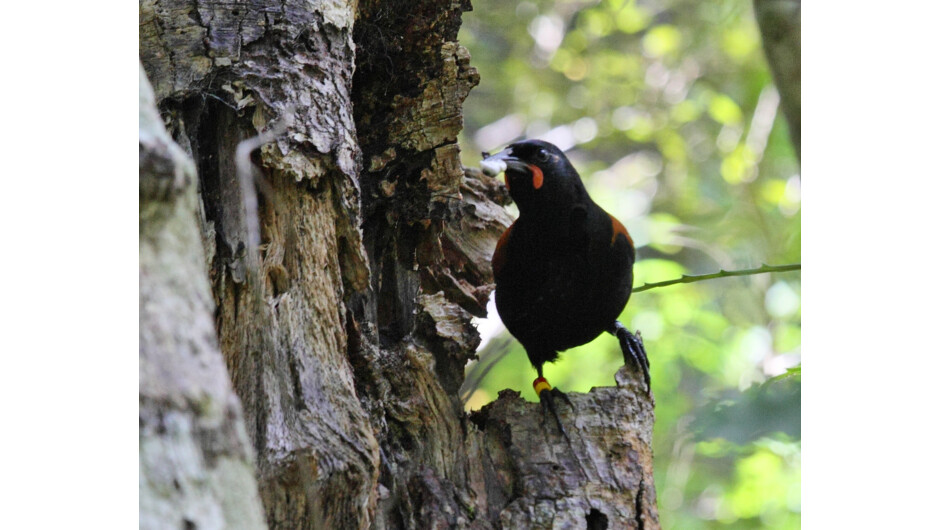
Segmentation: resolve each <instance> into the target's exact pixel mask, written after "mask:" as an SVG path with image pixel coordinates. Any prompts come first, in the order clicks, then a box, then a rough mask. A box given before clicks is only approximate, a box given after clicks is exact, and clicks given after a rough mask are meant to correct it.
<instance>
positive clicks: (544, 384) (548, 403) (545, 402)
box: [532, 366, 574, 445]
mask: <svg viewBox="0 0 940 530" xmlns="http://www.w3.org/2000/svg"><path fill="white" fill-rule="evenodd" d="M535 369H536V371H538V373H539V376H538V378H536V379H535V381H533V382H532V386H533V387H534V388H535V394H536V395H537V396H538V397H539V402H540V403H541V404H542V409H543V410H545V409H548V411H549V412H551V413H552V417H554V418H555V424H556V425H558V430H559V431H561V435H562V436H563V437H564V438H565V440H566V441H567V442H568V445H571V439H570V438H568V431H566V430H565V426H564V425H562V424H561V418H560V417H559V416H558V409H557V406H556V403H555V398H559V399H562V400H564V401H565V403H567V404H568V406H569V407H571V408H574V404H573V403H571V400H570V399H568V396H567V395H565V393H564V392H562V391H561V390H558V389H557V388H552V385H550V384H548V381H547V380H546V379H545V377H543V376H542V367H541V366H537V367H536V368H535Z"/></svg>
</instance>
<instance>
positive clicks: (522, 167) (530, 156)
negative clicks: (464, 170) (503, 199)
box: [480, 140, 587, 212]
mask: <svg viewBox="0 0 940 530" xmlns="http://www.w3.org/2000/svg"><path fill="white" fill-rule="evenodd" d="M480 168H481V169H482V170H483V173H485V174H487V175H490V176H496V175H498V174H500V173H503V172H505V174H506V187H507V188H509V195H511V196H512V199H513V200H514V201H515V202H516V204H518V205H519V210H520V212H524V211H525V210H527V209H530V208H538V207H540V206H542V207H550V206H559V205H561V204H564V203H566V202H573V201H580V200H583V198H584V197H585V196H586V194H587V192H586V191H585V189H584V184H582V183H581V176H580V175H578V172H577V171H575V169H574V167H573V166H572V165H571V162H569V161H568V157H566V156H565V154H564V153H563V152H562V151H561V149H559V148H558V147H556V146H555V145H553V144H550V143H548V142H544V141H542V140H525V141H522V142H516V143H514V144H512V145H510V146H509V147H507V148H506V149H504V150H502V151H500V152H499V153H496V154H495V155H490V154H488V153H483V160H482V161H481V162H480Z"/></svg>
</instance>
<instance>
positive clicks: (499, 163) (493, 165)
mask: <svg viewBox="0 0 940 530" xmlns="http://www.w3.org/2000/svg"><path fill="white" fill-rule="evenodd" d="M480 169H482V170H483V173H484V174H485V175H489V176H491V177H495V176H496V175H499V174H500V173H502V172H503V171H506V161H505V160H501V159H496V160H493V159H490V158H487V159H484V160H481V161H480Z"/></svg>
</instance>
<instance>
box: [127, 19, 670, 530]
mask: <svg viewBox="0 0 940 530" xmlns="http://www.w3.org/2000/svg"><path fill="white" fill-rule="evenodd" d="M469 7H470V6H469V3H463V2H441V1H440V0H434V1H431V0H425V1H411V2H404V1H402V2H390V1H368V0H365V1H360V2H359V3H358V4H356V3H347V2H342V1H332V2H330V1H323V2H290V1H288V2H286V3H274V4H270V3H263V2H235V3H225V4H218V3H209V2H205V1H201V0H196V2H192V1H189V2H182V1H177V0H159V1H153V0H145V1H144V2H142V3H141V5H140V56H141V61H142V63H143V65H144V68H145V69H146V71H147V75H148V76H149V78H150V81H151V82H152V83H153V86H154V89H155V92H156V100H157V102H158V104H159V108H160V111H161V113H162V116H163V118H164V120H165V122H166V124H167V127H168V129H169V130H170V132H171V133H172V135H173V138H174V139H175V140H176V142H177V143H178V144H179V146H180V147H181V148H182V149H181V150H182V151H183V152H185V153H188V155H190V156H191V157H192V159H193V160H194V161H195V169H196V171H195V173H194V174H190V175H191V178H194V179H196V181H198V190H199V196H198V201H196V200H195V198H194V199H193V200H191V201H190V202H188V203H185V205H184V203H182V202H181V203H180V206H178V208H180V209H182V210H181V211H185V212H187V214H188V215H189V217H188V218H187V219H188V221H187V222H189V223H190V226H191V231H192V233H193V234H194V235H192V236H191V237H190V239H189V240H187V241H188V243H187V244H186V245H190V246H193V247H195V248H196V250H193V251H192V252H197V251H198V252H202V247H203V246H204V247H205V249H206V250H205V254H199V255H200V256H205V258H204V261H200V262H199V263H198V264H197V265H199V267H192V266H191V267H189V268H187V269H179V270H173V271H164V272H163V274H178V275H183V276H184V277H195V276H199V278H198V280H197V279H193V281H201V282H203V283H202V284H203V285H204V286H211V295H212V299H211V300H209V299H205V300H203V302H204V307H203V309H202V315H203V316H202V317H201V318H202V319H203V320H199V319H198V318H196V317H195V316H194V315H191V314H189V313H186V312H180V313H179V314H178V315H172V314H168V315H166V316H165V318H167V319H171V320H172V319H174V318H175V319H176V320H175V321H174V327H170V328H163V327H160V326H161V325H162V324H160V323H159V322H157V321H153V320H151V318H152V315H151V314H150V313H147V312H145V311H144V310H143V307H144V296H145V293H144V288H143V283H144V282H143V279H142V281H141V283H142V292H141V307H142V309H141V337H142V338H141V358H142V361H141V363H142V366H143V364H144V362H143V358H144V350H145V348H144V334H145V330H147V333H150V331H149V330H154V331H153V333H159V334H162V336H163V337H164V338H163V339H161V340H162V342H159V344H158V346H156V347H155V348H157V349H158V350H159V349H160V348H164V349H172V348H176V349H178V348H179V346H178V344H176V343H175V342H173V341H172V340H171V339H173V338H174V337H177V336H185V335H186V333H193V332H194V331H193V327H195V326H197V325H201V326H203V328H204V330H203V332H202V333H209V335H208V336H207V338H206V339H205V340H210V339H211V341H210V342H211V344H218V347H219V348H220V350H221V355H219V354H218V353H217V350H213V351H212V352H211V356H212V358H213V359H214V360H213V361H212V362H214V363H216V364H215V366H217V367H218V368H217V370H221V368H222V366H223V361H222V360H223V359H224V366H225V367H226V368H227V372H228V376H229V377H230V381H231V383H230V385H231V386H230V387H229V386H225V389H229V388H233V389H234V392H235V394H236V395H237V397H238V399H239V400H240V403H241V407H242V409H243V410H244V414H243V415H242V414H240V413H239V412H238V411H239V409H238V407H237V404H238V403H234V404H233V405H232V406H233V408H232V412H231V413H229V414H228V415H227V416H226V418H227V420H228V421H229V422H230V423H231V425H230V426H227V427H226V428H227V429H234V432H235V433H236V434H237V433H243V432H247V435H248V439H250V445H251V447H252V448H253V453H254V454H253V459H249V458H248V457H247V455H244V454H240V456H238V455H239V453H237V451H236V449H237V448H238V447H242V449H243V448H244V447H243V446H237V445H229V446H225V447H226V448H227V450H228V451H229V452H230V453H231V454H232V455H236V456H238V458H240V460H238V461H239V462H241V463H242V465H247V464H246V463H250V462H251V461H252V460H253V462H254V465H255V476H251V475H250V474H244V473H243V475H244V477H243V478H244V480H243V481H241V482H240V483H239V484H238V486H237V487H235V486H232V487H233V489H232V490H231V491H229V490H226V492H225V493H230V494H232V495H234V494H236V493H237V492H246V491H247V492H251V493H253V492H255V491H257V492H258V493H257V496H256V497H251V496H249V497H250V498H251V499H257V498H258V497H260V499H261V501H262V505H263V511H264V519H265V520H266V524H267V525H268V526H269V527H271V528H367V527H373V528H450V527H457V528H462V527H473V528H495V527H504V528H524V527H532V528H550V527H572V528H657V527H658V516H657V513H656V504H655V491H654V488H653V479H652V453H651V449H650V436H651V429H652V421H653V416H652V403H651V401H650V400H649V398H647V397H646V396H645V394H644V393H643V392H641V391H639V387H638V386H637V385H636V384H635V383H636V374H634V373H633V372H631V371H628V370H624V371H622V372H621V373H620V374H618V382H619V384H618V386H617V387H613V388H603V389H596V390H594V391H592V392H591V393H589V394H585V395H577V394H575V395H572V396H571V399H572V403H573V409H569V408H567V407H562V419H563V421H564V422H565V425H566V429H567V430H568V433H569V435H570V440H565V439H564V438H562V437H561V435H560V434H559V432H558V430H557V428H556V427H555V426H554V424H553V423H552V422H546V421H545V417H544V416H543V415H542V413H541V411H540V407H539V405H538V404H532V403H526V402H524V401H523V400H521V399H520V398H519V397H518V394H516V393H513V392H508V393H504V394H502V395H501V396H500V399H499V400H497V402H496V403H494V404H492V405H490V406H488V407H487V408H485V409H484V410H483V411H481V412H479V413H475V414H474V415H473V416H467V415H466V414H465V413H464V412H463V410H462V408H461V406H460V402H459V399H458V398H457V391H458V389H459V387H460V384H461V382H462V381H463V368H464V366H465V365H466V363H467V361H468V360H469V359H470V358H472V356H473V355H474V351H475V349H476V347H477V345H478V343H479V337H478V335H477V333H476V330H475V329H474V327H473V326H472V325H471V321H470V319H471V316H473V315H481V316H482V315H484V314H485V306H486V300H487V299H488V297H489V294H490V292H491V291H492V288H493V285H492V272H491V270H490V266H489V259H490V256H491V255H492V251H493V248H494V246H495V243H496V239H497V238H498V236H499V235H500V233H501V232H502V231H503V230H504V229H505V227H506V226H507V225H508V223H509V222H510V219H509V217H508V215H507V214H506V212H505V210H504V209H503V207H502V204H504V203H505V201H506V200H507V195H506V192H505V189H504V188H503V187H502V185H501V184H499V183H498V182H497V181H496V180H494V179H491V178H488V177H485V176H483V175H481V174H479V172H476V171H473V170H465V169H464V168H462V167H461V164H460V161H459V157H458V155H459V148H458V146H457V143H456V140H457V133H458V132H459V130H460V128H461V127H462V117H461V106H462V104H463V100H464V99H465V98H466V96H467V94H468V93H469V91H470V89H471V88H472V87H473V86H474V85H475V84H476V83H477V82H478V75H477V73H476V71H475V70H474V69H473V68H472V67H471V66H470V57H469V54H468V53H467V51H466V50H465V49H464V48H462V47H461V46H460V45H459V44H458V43H457V42H456V37H457V30H458V28H459V24H460V16H461V13H462V12H463V11H465V10H467V9H469ZM279 119H283V120H284V121H285V122H286V123H287V126H286V127H287V130H286V132H285V133H283V134H281V135H279V136H278V137H277V139H276V140H275V141H274V142H271V143H269V144H267V145H264V146H263V147H261V148H260V149H258V150H256V151H255V152H253V153H252V154H251V157H250V164H251V165H252V166H253V168H254V169H253V171H255V172H256V174H257V176H258V179H257V186H256V188H257V192H258V198H259V207H258V212H257V217H258V220H259V222H260V236H261V238H260V245H259V246H258V248H257V249H256V250H255V251H253V250H252V245H251V243H250V240H249V234H250V233H251V227H250V223H249V222H248V220H249V218H248V215H249V214H248V213H246V210H245V207H244V203H245V199H246V196H244V195H243V192H242V191H241V189H242V188H241V187H240V186H239V182H238V178H237V175H238V171H237V169H238V167H239V160H238V159H237V157H236V156H235V153H236V150H237V146H238V145H239V142H241V141H244V140H246V139H248V138H252V137H254V136H256V135H258V134H259V132H261V131H264V130H267V129H269V128H271V127H272V126H273V124H274V123H275V122H276V121H278V120H279ZM143 142H144V140H143V136H142V140H141V145H142V148H141V149H142V150H143V145H144V143H143ZM174 149H175V150H176V151H180V149H178V148H174ZM142 152H143V151H142ZM142 157H143V155H142ZM142 160H143V158H142ZM141 174H142V177H141V196H142V199H141V211H142V212H143V211H144V210H143V209H144V199H143V197H144V190H145V182H144V178H143V175H144V163H143V161H142V162H141ZM193 186H196V183H195V182H194V183H193ZM248 193H249V194H251V193H252V192H251V190H248ZM186 205H188V206H186ZM187 208H188V209H187ZM181 215H182V214H181ZM163 229H164V228H163V227H162V226H161V225H151V224H150V221H149V220H145V218H144V215H143V213H142V214H141V234H142V235H141V239H142V243H141V248H142V250H141V271H142V272H141V277H142V278H143V277H144V267H145V263H144V257H145V254H144V251H143V248H144V233H145V231H154V232H155V233H158V234H159V233H160V230H163ZM197 229H198V231H197ZM199 236H201V241H200V237H199ZM181 245H182V243H181ZM186 245H183V247H185V248H188V246H186ZM193 255H196V254H193ZM162 266H164V267H170V268H172V267H175V265H173V264H172V263H169V262H167V263H162ZM197 269H198V270H197ZM190 294H191V293H190ZM172 295H173V293H168V294H167V296H172ZM176 295H177V296H180V295H179V293H176ZM155 296H156V295H155ZM213 303H214V313H211V312H210V311H212V305H213ZM210 316H212V317H214V321H206V319H208V318H209V317H210ZM200 322H202V323H201V324H200ZM207 324H208V325H209V326H210V328H205V325H207ZM213 325H214V326H213ZM181 330H185V332H184V331H181ZM178 334H182V335H178ZM212 341H217V342H212ZM163 353H165V355H164V356H162V357H161V356H156V357H155V358H158V359H161V360H163V361H164V362H168V363H173V362H176V361H173V359H174V357H173V356H174V355H181V354H180V353H179V352H178V351H174V352H163ZM207 355H208V354H207ZM193 362H194V361H193ZM205 362H207V363H209V361H208V360H207V361H205ZM210 364H211V363H210ZM170 368H173V366H164V367H161V368H160V369H163V370H166V374H167V375H166V377H169V378H176V377H179V378H185V376H186V374H184V373H180V372H178V371H176V372H174V371H173V370H171V369H170ZM149 377H150V372H147V373H145V371H144V370H143V368H142V370H141V401H142V405H141V418H142V419H141V422H142V424H141V425H142V426H141V461H142V466H141V484H142V486H141V513H142V515H141V518H142V520H143V517H144V516H143V513H144V506H145V504H146V503H149V502H150V496H152V495H154V493H152V491H151V489H145V488H144V484H145V483H146V484H150V483H152V482H153V481H155V480H158V479H159V474H160V473H163V472H164V471H162V470H161V469H160V466H150V467H145V466H144V465H143V461H144V447H145V445H146V444H149V443H151V440H152V439H153V438H154V437H155V436H157V435H156V434H154V433H152V432H150V431H149V430H145V429H144V419H143V418H144V414H145V409H144V406H143V402H144V391H145V388H147V387H149V384H150V383H149V382H145V379H147V378H149ZM194 384H195V383H194ZM200 384H209V383H208V382H201V383H200ZM228 384H229V383H226V385H228ZM195 388H199V386H198V385H196V386H195ZM173 392H174V390H173V388H172V387H170V388H169V390H167V393H168V394H171V396H169V397H168V398H167V399H171V398H173V396H172V394H173ZM180 392H182V391H180ZM226 454H228V453H226ZM231 458H235V457H234V456H233V457H231ZM160 465H166V466H168V467H169V468H172V467H173V465H174V464H173V463H171V462H163V463H162V464H160ZM148 488H149V486H148ZM213 492H215V490H213V489H212V488H210V487H209V486H206V485H203V486H202V487H201V488H193V489H190V490H185V491H184V492H183V493H181V494H179V496H180V501H179V503H178V504H179V505H180V506H183V505H185V503H186V502H189V498H190V497H192V498H197V497H199V496H206V495H208V494H210V493H213ZM217 494H218V495H222V493H221V492H220V493H217ZM145 497H146V499H145ZM145 501H146V502H145ZM223 501H224V499H223ZM246 502H248V501H246ZM254 502H256V501H254ZM249 504H250V503H249ZM219 505H220V506H221V508H220V509H221V510H223V511H224V510H225V509H226V506H229V503H226V502H222V501H220V503H219ZM239 506H240V507H241V508H240V509H246V508H244V507H242V506H243V505H242V504H239ZM252 513H254V512H252ZM167 514H168V515H167V517H168V518H167V519H166V521H167V525H168V526H170V527H172V526H175V525H179V524H181V521H180V519H179V518H176V519H173V518H171V514H170V512H167ZM223 516H224V517H223V519H222V520H225V521H228V520H231V519H232V518H233V517H236V515H235V512H231V513H228V512H225V513H224V514H223ZM174 517H175V516H174ZM259 519H260V518H255V519H251V518H250V517H247V516H244V517H242V516H239V521H240V522H241V523H242V524H243V525H244V526H246V527H259V526H263V523H262V522H261V521H260V520H259ZM209 526H212V525H211V524H210V525H209Z"/></svg>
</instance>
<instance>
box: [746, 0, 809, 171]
mask: <svg viewBox="0 0 940 530" xmlns="http://www.w3.org/2000/svg"><path fill="white" fill-rule="evenodd" d="M754 14H755V15H756V16H757V23H758V24H759V25H760V32H761V37H762V39H763V41H764V52H765V54H766V55H767V63H768V64H769V65H770V71H771V72H773V76H774V84H776V85H777V90H779V91H780V102H781V105H782V106H783V114H784V116H786V118H787V125H788V126H789V129H790V141H791V142H793V148H794V149H796V156H797V158H799V156H800V86H801V75H800V64H801V59H800V38H801V37H800V34H801V33H800V0H754Z"/></svg>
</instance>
